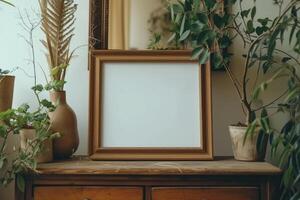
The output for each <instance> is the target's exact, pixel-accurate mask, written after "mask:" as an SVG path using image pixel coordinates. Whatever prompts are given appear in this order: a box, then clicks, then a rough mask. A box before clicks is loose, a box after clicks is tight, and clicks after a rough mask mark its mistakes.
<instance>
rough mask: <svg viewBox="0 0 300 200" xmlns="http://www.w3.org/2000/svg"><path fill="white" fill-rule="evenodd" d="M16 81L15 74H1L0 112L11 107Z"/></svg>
mask: <svg viewBox="0 0 300 200" xmlns="http://www.w3.org/2000/svg"><path fill="white" fill-rule="evenodd" d="M14 83H15V77H14V76H0V112H3V111H6V110H8V109H11V106H12V101H13V94H14Z"/></svg>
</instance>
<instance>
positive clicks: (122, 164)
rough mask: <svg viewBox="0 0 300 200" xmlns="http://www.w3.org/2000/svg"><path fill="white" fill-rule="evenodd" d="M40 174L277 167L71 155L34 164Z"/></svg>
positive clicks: (272, 170) (248, 171)
mask: <svg viewBox="0 0 300 200" xmlns="http://www.w3.org/2000/svg"><path fill="white" fill-rule="evenodd" d="M38 170H39V173H40V174H57V175H59V174H64V175H68V174H69V175H72V174H74V175H79V174H89V175H92V174H95V175H97V174H98V175H132V174H135V175H278V174H280V173H281V170H280V169H278V168H277V167H274V166H272V165H271V164H269V163H266V162H241V161H236V160H233V159H227V158H220V159H219V160H215V161H180V162H179V161H177V162H154V161H109V162H108V161H91V160H89V158H87V157H75V158H73V159H71V160H68V161H59V162H53V163H49V164H41V165H39V166H38Z"/></svg>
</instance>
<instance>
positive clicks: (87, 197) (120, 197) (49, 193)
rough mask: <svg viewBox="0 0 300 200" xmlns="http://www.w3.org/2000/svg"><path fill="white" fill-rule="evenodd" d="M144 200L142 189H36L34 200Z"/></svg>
mask: <svg viewBox="0 0 300 200" xmlns="http://www.w3.org/2000/svg"><path fill="white" fill-rule="evenodd" d="M54 199H55V200H124V199H128V200H143V189H142V188H121V187H119V188H118V187H36V188H35V189H34V200H54Z"/></svg>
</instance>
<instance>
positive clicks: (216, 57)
mask: <svg viewBox="0 0 300 200" xmlns="http://www.w3.org/2000/svg"><path fill="white" fill-rule="evenodd" d="M212 62H213V64H214V67H215V68H216V69H220V68H221V67H222V64H223V56H222V54H221V53H214V54H213V56H212Z"/></svg>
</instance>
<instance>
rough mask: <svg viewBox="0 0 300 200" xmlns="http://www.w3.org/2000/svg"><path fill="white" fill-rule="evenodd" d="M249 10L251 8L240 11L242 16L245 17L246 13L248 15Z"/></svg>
mask: <svg viewBox="0 0 300 200" xmlns="http://www.w3.org/2000/svg"><path fill="white" fill-rule="evenodd" d="M250 11H251V9H248V10H243V11H242V12H241V16H242V18H247V17H248V15H249V13H250Z"/></svg>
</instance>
